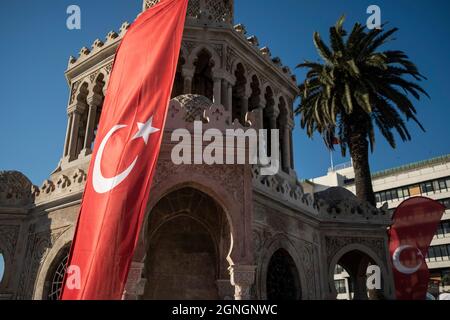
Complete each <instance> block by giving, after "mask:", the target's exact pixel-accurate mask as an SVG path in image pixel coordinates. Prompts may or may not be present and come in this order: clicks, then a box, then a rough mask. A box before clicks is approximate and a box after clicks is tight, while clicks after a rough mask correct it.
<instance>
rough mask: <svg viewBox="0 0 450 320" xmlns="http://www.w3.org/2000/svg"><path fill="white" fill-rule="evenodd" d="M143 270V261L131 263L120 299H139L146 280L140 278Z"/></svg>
mask: <svg viewBox="0 0 450 320" xmlns="http://www.w3.org/2000/svg"><path fill="white" fill-rule="evenodd" d="M143 270H144V264H143V263H141V262H132V263H131V267H130V272H129V274H128V279H127V283H126V285H125V291H124V293H123V296H122V300H139V298H140V297H141V296H142V295H143V294H144V290H145V285H146V283H147V280H146V279H143V278H142V271H143Z"/></svg>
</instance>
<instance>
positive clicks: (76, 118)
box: [67, 102, 87, 161]
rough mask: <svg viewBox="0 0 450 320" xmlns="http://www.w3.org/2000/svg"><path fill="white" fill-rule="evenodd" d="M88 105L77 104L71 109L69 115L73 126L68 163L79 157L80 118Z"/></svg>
mask: <svg viewBox="0 0 450 320" xmlns="http://www.w3.org/2000/svg"><path fill="white" fill-rule="evenodd" d="M86 107H87V105H86V104H85V103H82V102H77V103H76V104H74V105H72V106H71V107H69V113H70V114H71V118H72V125H71V130H70V142H69V150H68V156H67V157H68V161H73V160H75V159H77V157H78V155H77V154H76V151H77V142H78V130H79V128H80V118H81V114H82V113H83V111H84V110H85V108H86Z"/></svg>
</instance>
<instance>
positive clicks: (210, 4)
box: [205, 0, 234, 23]
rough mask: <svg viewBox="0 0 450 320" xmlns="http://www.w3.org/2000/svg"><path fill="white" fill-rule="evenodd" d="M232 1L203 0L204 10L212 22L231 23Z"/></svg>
mask: <svg viewBox="0 0 450 320" xmlns="http://www.w3.org/2000/svg"><path fill="white" fill-rule="evenodd" d="M233 4H234V1H233V0H205V9H206V10H207V12H208V13H209V14H210V15H211V17H212V20H213V21H214V22H228V23H233Z"/></svg>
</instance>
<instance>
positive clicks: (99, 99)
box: [86, 93, 103, 108]
mask: <svg viewBox="0 0 450 320" xmlns="http://www.w3.org/2000/svg"><path fill="white" fill-rule="evenodd" d="M86 100H87V104H88V105H89V107H91V108H92V107H99V106H100V105H101V104H102V103H103V96H102V95H100V94H98V93H92V94H90V95H89V96H88V97H87V98H86Z"/></svg>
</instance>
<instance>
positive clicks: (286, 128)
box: [282, 120, 294, 172]
mask: <svg viewBox="0 0 450 320" xmlns="http://www.w3.org/2000/svg"><path fill="white" fill-rule="evenodd" d="M293 127H294V126H293V124H292V120H291V121H289V120H288V121H287V123H285V124H284V125H283V128H282V130H283V141H282V143H283V147H282V150H283V155H282V157H283V168H284V169H285V170H287V172H289V171H290V169H292V166H291V155H290V152H291V131H292V128H293Z"/></svg>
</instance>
